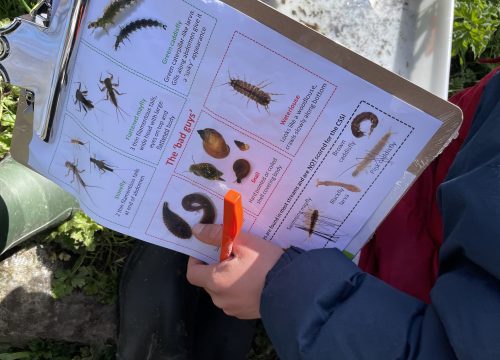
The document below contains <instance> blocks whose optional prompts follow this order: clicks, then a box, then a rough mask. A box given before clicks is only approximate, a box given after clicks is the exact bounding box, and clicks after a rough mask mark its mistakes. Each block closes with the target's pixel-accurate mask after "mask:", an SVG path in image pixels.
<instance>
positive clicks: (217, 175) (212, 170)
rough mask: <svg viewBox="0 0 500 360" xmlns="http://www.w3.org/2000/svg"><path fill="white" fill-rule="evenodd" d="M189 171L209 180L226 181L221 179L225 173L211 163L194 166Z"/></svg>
mask: <svg viewBox="0 0 500 360" xmlns="http://www.w3.org/2000/svg"><path fill="white" fill-rule="evenodd" d="M189 171H190V172H192V173H193V174H195V175H196V176H201V177H202V178H205V179H207V180H220V181H226V180H224V179H223V178H222V177H221V176H222V175H224V173H223V172H222V171H220V170H219V169H217V168H216V167H215V166H214V165H212V164H210V163H198V164H193V165H191V166H190V167H189Z"/></svg>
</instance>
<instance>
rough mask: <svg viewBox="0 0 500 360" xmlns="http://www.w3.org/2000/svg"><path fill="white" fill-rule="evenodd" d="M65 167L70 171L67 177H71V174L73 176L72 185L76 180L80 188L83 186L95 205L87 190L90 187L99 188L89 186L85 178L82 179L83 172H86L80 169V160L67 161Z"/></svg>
mask: <svg viewBox="0 0 500 360" xmlns="http://www.w3.org/2000/svg"><path fill="white" fill-rule="evenodd" d="M64 166H65V167H66V168H67V169H68V172H67V174H66V176H69V174H70V173H71V174H72V178H71V183H74V182H75V180H76V182H77V184H78V188H80V186H81V187H82V188H83V190H85V192H86V193H87V195H88V196H89V199H90V201H92V203H94V201H93V200H92V197H91V196H90V193H89V192H88V190H87V188H88V187H97V186H91V185H88V184H87V183H86V182H85V181H84V180H83V178H82V176H81V175H80V174H82V173H83V172H85V170H80V169H78V160H76V161H75V162H71V161H66V162H65V163H64Z"/></svg>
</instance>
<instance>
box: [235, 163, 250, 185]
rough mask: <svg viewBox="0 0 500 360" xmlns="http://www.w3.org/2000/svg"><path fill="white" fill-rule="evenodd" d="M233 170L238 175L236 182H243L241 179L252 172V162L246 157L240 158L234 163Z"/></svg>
mask: <svg viewBox="0 0 500 360" xmlns="http://www.w3.org/2000/svg"><path fill="white" fill-rule="evenodd" d="M233 171H234V174H235V175H236V182H237V183H238V184H241V180H243V179H244V178H246V177H247V176H248V174H250V163H249V162H248V161H247V160H245V159H238V160H236V161H235V162H234V164H233Z"/></svg>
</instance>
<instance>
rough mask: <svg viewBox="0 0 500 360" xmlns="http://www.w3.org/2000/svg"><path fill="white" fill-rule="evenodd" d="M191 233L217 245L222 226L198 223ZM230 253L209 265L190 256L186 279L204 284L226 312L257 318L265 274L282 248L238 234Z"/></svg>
mask: <svg viewBox="0 0 500 360" xmlns="http://www.w3.org/2000/svg"><path fill="white" fill-rule="evenodd" d="M193 233H194V235H195V236H196V237H197V238H198V239H199V240H201V241H203V242H205V243H207V244H211V245H216V246H220V242H221V238H222V226H221V225H202V224H198V225H196V226H194V228H193ZM233 254H234V256H233V257H232V258H230V259H228V260H226V261H223V262H221V263H218V264H212V265H206V264H205V263H203V262H202V261H200V260H197V259H195V258H192V257H191V258H189V263H188V268H187V279H188V281H189V282H190V283H191V284H193V285H196V286H200V287H203V288H204V289H205V290H206V291H207V292H208V293H209V294H210V296H211V297H212V301H213V302H214V304H215V305H216V306H217V307H219V308H221V309H222V310H224V312H225V313H226V314H228V315H231V316H235V317H237V318H240V319H256V318H259V317H260V296H261V294H262V289H263V288H264V282H265V279H266V275H267V273H268V272H269V270H271V268H272V267H273V266H274V264H276V262H277V261H278V259H279V258H280V256H281V254H283V250H282V249H281V248H280V247H278V246H276V245H274V244H272V243H270V242H268V241H265V240H263V239H261V238H259V237H257V236H253V235H251V234H248V233H240V235H238V237H237V238H236V240H235V242H234V245H233Z"/></svg>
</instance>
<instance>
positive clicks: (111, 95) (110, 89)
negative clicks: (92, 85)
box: [99, 72, 128, 119]
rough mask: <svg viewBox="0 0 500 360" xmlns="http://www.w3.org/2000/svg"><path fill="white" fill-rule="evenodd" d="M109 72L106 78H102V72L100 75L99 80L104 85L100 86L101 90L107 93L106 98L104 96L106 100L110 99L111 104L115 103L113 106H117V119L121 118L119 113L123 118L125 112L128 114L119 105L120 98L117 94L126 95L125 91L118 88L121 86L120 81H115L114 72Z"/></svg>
mask: <svg viewBox="0 0 500 360" xmlns="http://www.w3.org/2000/svg"><path fill="white" fill-rule="evenodd" d="M108 74H109V77H107V78H104V80H103V79H102V74H101V76H100V77H99V82H100V83H101V84H102V85H103V87H102V88H101V87H100V86H99V90H101V91H102V92H105V93H106V98H104V100H109V101H110V102H111V104H113V106H114V107H115V111H116V117H117V119H119V117H118V115H120V116H121V117H122V119H124V116H123V113H125V114H126V115H128V114H127V113H126V112H125V111H124V110H123V109H122V108H121V107H120V106H119V105H118V99H117V97H116V95H125V93H120V92H119V91H118V90H117V89H116V88H117V87H118V86H120V81H119V80H117V82H116V83H114V82H113V74H111V73H109V72H108Z"/></svg>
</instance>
